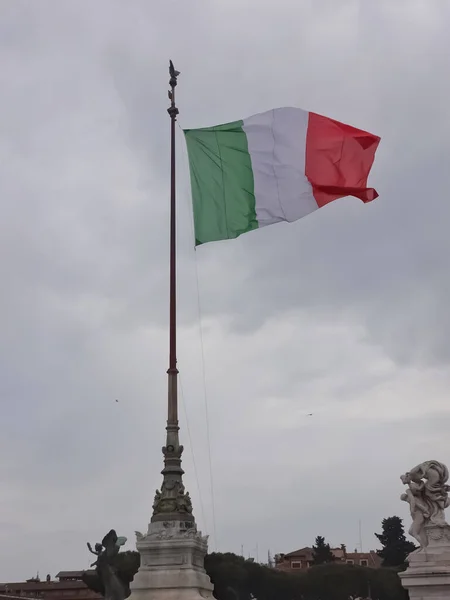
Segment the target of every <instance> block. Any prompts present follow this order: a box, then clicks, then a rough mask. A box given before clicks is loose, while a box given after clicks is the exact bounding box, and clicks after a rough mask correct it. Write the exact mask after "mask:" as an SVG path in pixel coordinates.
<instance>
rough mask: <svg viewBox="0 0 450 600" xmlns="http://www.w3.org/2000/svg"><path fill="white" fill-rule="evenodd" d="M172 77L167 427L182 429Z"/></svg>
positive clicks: (172, 71) (172, 76)
mask: <svg viewBox="0 0 450 600" xmlns="http://www.w3.org/2000/svg"><path fill="white" fill-rule="evenodd" d="M169 74H170V80H169V85H170V90H169V100H170V107H169V108H168V109H167V112H168V113H169V116H170V291H169V294H170V325H169V369H168V371H167V373H168V376H169V381H168V383H169V390H168V392H169V395H168V411H167V425H168V426H169V424H170V425H171V426H177V427H178V386H177V383H178V381H177V379H178V369H177V274H176V247H177V243H176V180H175V177H176V170H175V123H176V120H177V115H178V112H179V111H178V108H177V106H176V104H175V87H176V85H177V83H178V82H177V78H178V75H179V73H178V71H176V70H175V68H174V66H173V63H172V61H170V66H169Z"/></svg>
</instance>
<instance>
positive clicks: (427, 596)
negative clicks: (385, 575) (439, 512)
mask: <svg viewBox="0 0 450 600" xmlns="http://www.w3.org/2000/svg"><path fill="white" fill-rule="evenodd" d="M425 533H426V536H427V540H428V545H427V546H426V547H425V548H420V549H419V550H416V551H415V552H413V553H412V554H410V555H409V557H408V568H407V570H406V571H404V572H403V573H400V578H401V581H402V585H403V587H404V588H406V589H407V590H408V592H409V597H410V600H449V598H450V527H449V526H448V525H447V524H446V523H443V524H442V525H426V526H425Z"/></svg>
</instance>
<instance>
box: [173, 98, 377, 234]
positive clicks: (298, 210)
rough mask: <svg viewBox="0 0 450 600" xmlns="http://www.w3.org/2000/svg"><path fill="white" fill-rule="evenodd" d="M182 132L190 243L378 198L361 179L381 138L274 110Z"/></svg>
mask: <svg viewBox="0 0 450 600" xmlns="http://www.w3.org/2000/svg"><path fill="white" fill-rule="evenodd" d="M184 134H185V138H186V144H187V151H188V157H189V168H190V175H191V187H192V201H193V207H194V225H195V238H196V239H195V243H196V245H199V244H204V243H205V242H212V241H215V240H225V239H231V238H236V237H238V236H239V235H241V234H242V233H246V232H247V231H251V230H253V229H258V228H259V227H264V226H265V225H271V224H272V223H278V222H280V221H288V222H292V221H296V220H297V219H300V218H301V217H304V216H306V215H308V214H309V213H311V212H312V211H314V210H316V209H317V208H321V207H322V206H324V205H325V204H328V203H329V202H332V201H333V200H336V199H337V198H342V197H343V196H356V198H359V199H360V200H362V201H363V202H370V201H371V200H374V199H375V198H376V197H377V196H378V194H377V192H376V191H375V190H374V189H373V188H369V187H367V178H368V176H369V172H370V169H371V167H372V164H373V161H374V158H375V151H376V149H377V146H378V144H379V142H380V138H379V137H377V136H376V135H372V134H371V133H367V132H366V131H361V130H360V129H355V128H354V127H351V126H350V125H344V124H343V123H340V122H339V121H334V120H333V119H328V118H327V117H322V116H320V115H317V114H315V113H312V112H308V111H305V110H301V109H299V108H277V109H274V110H270V111H267V112H264V113H261V114H258V115H254V116H252V117H249V118H248V119H244V120H242V121H235V122H233V123H227V124H225V125H218V126H216V127H204V128H202V129H185V130H184Z"/></svg>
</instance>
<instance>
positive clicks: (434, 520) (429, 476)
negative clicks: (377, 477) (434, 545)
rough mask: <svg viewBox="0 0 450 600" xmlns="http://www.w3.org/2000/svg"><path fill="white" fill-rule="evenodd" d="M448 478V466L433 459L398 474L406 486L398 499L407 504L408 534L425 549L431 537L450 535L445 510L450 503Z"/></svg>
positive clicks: (435, 539)
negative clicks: (409, 520)
mask: <svg viewBox="0 0 450 600" xmlns="http://www.w3.org/2000/svg"><path fill="white" fill-rule="evenodd" d="M448 477H449V473H448V469H447V467H446V466H445V465H444V464H442V463H440V462H437V461H436V460H429V461H426V462H424V463H421V464H420V465H417V467H414V469H411V470H410V471H408V472H407V473H405V474H404V475H401V477H400V479H401V480H402V483H404V484H405V485H407V486H408V487H407V489H406V491H405V492H404V493H403V494H402V495H401V496H400V498H401V500H403V501H404V502H408V503H409V506H410V511H411V517H412V524H411V527H410V529H409V534H410V535H411V536H412V537H413V538H415V539H416V540H417V541H418V542H419V544H420V548H421V549H422V548H426V547H427V546H428V545H429V542H430V540H433V541H437V540H438V539H441V538H442V537H443V536H448V535H450V528H449V525H448V524H447V521H446V520H445V512H444V511H445V509H446V508H447V507H448V506H449V505H450V500H449V497H448V492H449V490H450V487H449V486H448V485H447V481H448Z"/></svg>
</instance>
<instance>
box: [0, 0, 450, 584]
mask: <svg viewBox="0 0 450 600" xmlns="http://www.w3.org/2000/svg"><path fill="white" fill-rule="evenodd" d="M449 19H450V4H449V3H448V2H446V1H445V0H441V1H440V0H359V1H358V0H309V1H308V0H302V1H297V2H295V3H294V2H292V1H291V0H277V2H269V1H268V0H240V1H239V2H238V1H237V0H183V1H181V0H179V1H175V0H170V1H169V0H151V1H150V0H127V1H126V2H125V1H124V0H91V1H90V2H77V1H76V0H27V1H23V0H0V61H1V63H0V67H1V68H0V82H1V90H2V91H1V95H0V106H1V110H0V201H1V214H2V219H1V221H0V228H1V235H0V246H1V255H0V256H1V258H0V275H1V281H2V291H1V295H0V319H1V336H0V399H1V402H0V407H1V415H0V424H1V425H0V427H1V432H0V433H1V435H0V449H1V452H0V474H1V487H0V580H2V581H12V580H20V579H23V578H25V577H31V576H33V575H34V574H36V571H39V572H40V574H41V576H45V575H46V573H51V574H52V575H53V576H54V575H55V574H56V573H57V572H58V571H59V570H62V569H78V568H85V567H87V566H88V564H89V555H88V552H87V550H86V547H85V543H86V542H87V541H88V540H90V541H91V542H95V541H98V540H99V539H100V538H101V536H102V535H103V534H104V533H106V531H107V530H108V529H109V528H111V527H115V528H116V529H117V531H118V533H119V535H126V536H128V538H129V543H128V546H127V547H128V548H130V549H131V548H133V547H134V530H135V529H137V530H145V529H146V527H147V523H148V521H149V518H150V516H151V504H152V500H153V495H154V490H155V488H156V487H158V486H159V485H160V483H161V476H160V474H159V473H160V470H161V467H162V456H161V446H162V445H163V443H164V426H165V418H166V415H165V410H166V408H165V406H166V383H167V382H166V374H165V371H166V369H167V366H168V335H167V327H168V199H169V189H168V183H169V181H168V175H169V160H168V158H169V156H168V153H169V144H168V142H169V138H168V133H169V119H168V115H167V113H166V108H167V82H168V73H167V62H168V59H169V58H172V59H173V60H174V62H175V65H176V67H177V68H178V69H180V70H181V71H182V75H181V76H180V82H179V87H178V103H179V107H180V119H179V122H180V125H181V126H184V127H197V126H206V125H214V124H217V123H221V122H226V121H231V120H235V119H239V118H244V117H247V116H249V115H251V114H254V113H256V112H260V111H264V110H267V109H270V108H273V107H278V106H283V105H290V106H299V107H301V108H304V109H309V110H313V111H315V112H319V113H322V114H325V115H327V116H330V117H332V118H335V119H338V120H341V121H344V122H348V123H350V124H352V125H354V126H356V127H359V128H362V129H366V130H369V131H372V132H373V133H376V134H377V135H380V136H381V138H382V142H381V145H380V147H379V151H378V155H377V159H376V164H375V166H374V169H373V171H372V179H371V183H372V184H373V185H374V187H376V188H377V189H378V192H379V194H380V197H379V199H377V200H376V201H375V202H374V203H372V204H369V205H363V204H362V203H361V202H359V201H358V200H356V199H353V198H346V199H343V200H340V201H338V202H335V203H333V204H332V205H329V206H327V207H326V208H324V209H323V210H320V211H318V212H316V213H314V214H313V215H311V216H309V217H307V218H306V219H303V220H301V221H298V222H296V223H293V224H290V225H287V224H279V225H274V226H272V227H268V228H266V229H264V230H261V231H256V232H252V233H249V234H246V235H244V236H242V237H241V238H239V239H237V240H235V241H229V242H222V243H215V244H207V245H205V246H202V247H200V248H199V249H198V250H197V251H196V252H195V251H194V249H193V231H192V216H191V212H190V204H189V203H190V190H189V178H188V168H187V157H186V150H185V147H184V143H183V138H182V134H181V131H178V152H177V156H178V205H179V212H178V226H179V233H178V241H179V245H178V247H179V263H178V268H179V280H178V287H179V329H178V332H179V353H178V354H179V356H178V358H179V367H180V372H181V388H182V398H181V400H180V404H181V406H180V414H181V425H182V442H183V443H184V445H185V448H186V450H185V456H184V463H183V464H184V467H185V470H186V485H187V487H188V489H189V490H190V491H191V494H192V497H193V502H194V508H195V514H196V517H197V520H198V523H199V526H200V527H201V529H202V530H203V531H206V532H207V533H209V534H210V536H211V537H210V549H211V550H215V549H217V550H220V551H234V552H238V553H239V552H240V551H241V546H243V547H244V553H245V554H246V555H247V554H251V555H253V556H255V557H256V556H257V555H258V558H259V559H260V560H263V559H266V557H267V551H268V550H269V549H270V550H271V552H272V553H276V552H289V551H291V550H294V549H296V548H298V547H301V546H303V545H308V544H311V543H312V542H313V540H314V538H315V536H316V535H319V534H320V535H324V536H326V538H327V539H328V540H329V541H330V542H331V543H332V544H336V545H337V544H340V543H346V544H347V545H348V546H349V547H350V548H352V549H353V548H354V547H356V546H357V545H358V544H359V533H358V522H359V521H360V520H361V523H362V538H363V540H362V541H363V547H364V549H365V550H368V549H370V548H373V547H374V546H375V545H376V540H375V538H374V537H373V532H374V531H379V530H380V522H381V519H382V518H383V517H386V516H390V515H394V514H398V515H400V516H401V517H403V518H405V519H408V506H407V505H406V504H405V503H402V502H400V500H399V495H400V494H401V492H402V484H401V482H400V480H399V475H400V474H401V473H403V472H404V471H406V470H407V469H409V468H411V467H413V466H414V465H415V464H417V463H419V462H422V461H424V460H429V459H437V460H441V461H444V462H446V461H447V462H450V454H449V444H448V435H449V433H448V432H449V426H450V410H449V389H450V317H449V305H450V272H449V259H448V257H449V252H450V236H449V235H448V224H449V220H450V205H449V200H448V196H449V188H450V169H449V166H448V156H449V152H450V143H449V139H450V117H449V108H448V107H449V106H450V84H449V79H448V68H449V55H450V39H449V37H448V24H449ZM202 338H203V344H202ZM203 359H204V360H203ZM204 382H205V385H204ZM205 389H206V403H205ZM116 398H117V399H119V402H118V403H116V402H115V399H116ZM205 406H206V407H207V411H205ZM311 412H313V413H314V415H313V416H312V417H308V416H306V415H307V414H308V413H311ZM206 413H207V414H208V415H209V419H208V420H209V436H210V451H211V459H212V467H213V473H214V474H213V486H211V478H210V474H209V458H208V457H209V449H208V448H209V447H208V435H207V432H208V430H207V425H206V423H207V419H206ZM196 474H197V475H196ZM211 488H212V489H213V494H212V493H211ZM212 498H214V502H213V500H212ZM213 506H215V510H213Z"/></svg>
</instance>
